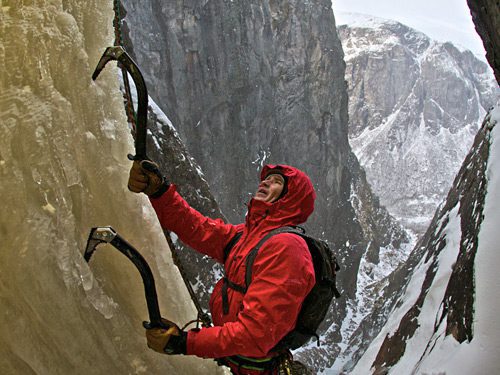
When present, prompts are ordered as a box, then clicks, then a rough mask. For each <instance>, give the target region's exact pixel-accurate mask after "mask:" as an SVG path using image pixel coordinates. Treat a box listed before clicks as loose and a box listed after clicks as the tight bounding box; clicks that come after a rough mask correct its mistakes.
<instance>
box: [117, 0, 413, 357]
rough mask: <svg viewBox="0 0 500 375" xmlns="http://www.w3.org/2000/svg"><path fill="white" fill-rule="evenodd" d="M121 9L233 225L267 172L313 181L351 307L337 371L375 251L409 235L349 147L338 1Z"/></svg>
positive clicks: (134, 45) (317, 230)
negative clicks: (274, 167) (279, 169)
mask: <svg viewBox="0 0 500 375" xmlns="http://www.w3.org/2000/svg"><path fill="white" fill-rule="evenodd" d="M122 3H123V6H124V9H125V10H126V16H125V22H126V25H127V27H126V28H125V29H128V30H129V33H128V37H127V38H126V39H127V46H128V47H127V48H128V50H129V51H132V52H133V54H134V56H135V58H136V60H137V61H138V63H139V65H140V66H141V68H142V70H143V71H144V73H145V76H146V81H147V83H148V90H149V92H150V94H151V96H152V97H153V98H154V99H155V100H156V102H157V103H158V105H159V106H160V107H161V108H162V109H163V111H164V112H165V113H166V114H167V115H168V117H169V118H170V119H171V120H172V122H173V124H174V125H175V127H176V129H177V130H178V132H179V134H180V137H181V139H182V140H183V142H184V143H185V144H186V147H187V149H188V150H189V152H190V153H191V155H193V157H194V158H195V159H196V160H197V162H198V163H199V164H200V166H201V168H202V170H203V172H204V174H205V177H206V180H207V181H208V184H209V186H210V188H211V191H212V192H213V194H214V196H215V198H216V199H217V201H218V202H219V203H220V207H221V209H222V212H223V213H224V215H225V216H226V217H227V218H228V220H229V221H231V222H241V221H242V220H243V218H244V214H245V206H244V204H245V203H246V202H247V201H248V199H249V197H250V195H249V193H252V192H253V191H254V190H255V188H256V186H257V182H258V177H257V176H258V171H259V170H260V168H261V167H262V165H263V164H264V163H287V164H291V165H294V166H297V167H299V168H301V169H303V170H304V171H306V172H307V173H308V174H309V175H310V176H311V179H312V180H313V182H314V185H315V188H316V190H317V192H318V199H317V204H316V211H315V213H314V215H313V217H312V218H311V219H310V220H309V222H308V225H307V227H308V230H309V232H310V233H311V234H313V235H316V236H319V237H322V238H324V239H326V240H328V241H329V242H330V244H331V245H332V247H333V248H334V249H336V251H337V252H338V253H339V258H340V260H341V262H342V267H343V270H342V272H341V273H340V274H339V277H340V287H341V289H342V290H343V291H344V297H345V298H344V299H342V300H340V301H338V302H337V303H336V306H335V308H334V309H333V311H332V315H331V316H329V318H328V321H327V323H326V324H325V326H326V327H325V329H326V328H327V327H329V328H330V330H329V331H328V332H329V333H328V338H326V341H328V343H329V346H328V347H327V350H329V351H330V353H327V355H324V358H323V359H322V360H320V362H321V363H320V364H318V366H324V365H325V364H328V363H331V362H332V361H333V360H334V357H333V356H332V355H331V353H334V352H335V351H337V349H336V343H338V342H339V341H340V339H341V338H340V336H339V325H340V322H341V321H342V319H343V318H344V316H345V305H346V300H349V299H351V298H353V297H354V296H355V292H356V279H357V270H358V267H359V263H360V261H361V258H362V257H363V256H364V255H365V254H366V253H369V257H370V259H372V260H373V261H374V262H375V263H376V262H377V259H378V252H379V249H380V247H381V246H388V247H391V246H392V247H398V246H399V245H400V244H401V242H403V241H406V240H407V237H406V234H405V233H404V232H403V230H402V229H401V228H400V227H399V226H398V225H397V224H395V222H394V220H393V219H392V218H391V217H390V216H389V215H388V214H387V212H386V211H385V210H384V209H382V208H380V206H379V204H378V201H377V199H375V198H374V196H373V194H372V193H371V190H370V188H369V186H368V184H367V182H366V178H365V175H364V172H363V171H362V169H361V167H360V166H359V163H358V161H357V159H356V157H355V156H354V154H353V153H352V152H351V150H350V147H349V143H348V137H347V91H346V84H345V81H344V72H345V64H344V62H343V52H342V47H341V44H340V41H339V39H338V37H337V33H336V29H335V20H334V17H333V13H332V10H331V3H330V1H324V0H315V1H308V2H304V1H298V0H296V1H274V0H268V1H234V2H233V1H231V2H228V1H222V0H216V1H180V0H178V1H169V2H158V1H141V2H137V1H130V0H125V1H123V2H122ZM171 179H172V178H171ZM174 182H175V181H174ZM188 200H189V199H188ZM205 213H207V214H209V213H210V212H205ZM322 350H324V348H323V347H322ZM328 354H329V355H328Z"/></svg>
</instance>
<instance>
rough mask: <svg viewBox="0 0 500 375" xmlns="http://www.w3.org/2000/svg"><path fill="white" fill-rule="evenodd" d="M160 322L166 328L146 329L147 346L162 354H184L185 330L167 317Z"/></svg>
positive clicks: (185, 343)
mask: <svg viewBox="0 0 500 375" xmlns="http://www.w3.org/2000/svg"><path fill="white" fill-rule="evenodd" d="M162 322H163V323H164V324H165V326H166V327H167V328H158V327H156V328H149V329H146V339H147V341H148V347H149V348H151V349H153V350H154V351H156V352H158V353H163V354H186V348H187V332H185V331H182V330H181V329H180V328H179V327H178V326H177V324H175V323H173V322H171V321H169V320H167V319H163V318H162Z"/></svg>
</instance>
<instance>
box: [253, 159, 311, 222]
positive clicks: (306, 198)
mask: <svg viewBox="0 0 500 375" xmlns="http://www.w3.org/2000/svg"><path fill="white" fill-rule="evenodd" d="M270 170H279V171H280V173H281V174H283V176H285V177H286V179H287V189H288V191H287V192H286V194H285V195H284V196H283V197H282V198H280V199H278V200H277V201H276V202H274V203H267V202H262V201H257V200H255V199H252V200H251V201H250V204H249V213H251V215H252V216H253V215H254V214H258V213H259V212H261V211H265V212H266V214H267V215H266V216H267V218H266V221H268V222H269V224H271V225H272V226H273V227H278V226H284V225H298V224H301V223H304V222H305V221H306V220H307V218H308V217H309V216H310V215H311V214H312V212H313V211H314V200H315V199H316V192H315V191H314V187H313V185H312V183H311V180H310V179H309V177H308V176H307V175H306V174H305V173H304V172H302V171H300V170H299V169H297V168H294V167H290V166H288V165H283V164H279V165H271V164H268V165H265V166H264V168H262V171H261V173H260V179H261V181H262V180H263V179H264V178H265V177H266V176H267V174H268V173H269V171H270Z"/></svg>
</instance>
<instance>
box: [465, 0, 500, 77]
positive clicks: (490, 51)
mask: <svg viewBox="0 0 500 375" xmlns="http://www.w3.org/2000/svg"><path fill="white" fill-rule="evenodd" d="M467 4H469V8H470V10H471V14H472V20H473V21H474V24H475V25H476V30H477V33H478V34H479V36H480V37H481V39H482V40H483V44H484V48H485V50H486V58H487V59H488V62H489V63H490V65H491V67H492V68H493V70H494V71H495V77H496V78H497V81H498V82H500V31H499V30H500V7H499V6H498V0H467Z"/></svg>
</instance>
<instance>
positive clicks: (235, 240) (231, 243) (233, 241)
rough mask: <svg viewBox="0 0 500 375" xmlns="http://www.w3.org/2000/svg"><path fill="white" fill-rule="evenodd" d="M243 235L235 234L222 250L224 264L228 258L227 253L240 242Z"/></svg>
mask: <svg viewBox="0 0 500 375" xmlns="http://www.w3.org/2000/svg"><path fill="white" fill-rule="evenodd" d="M242 235H243V232H236V234H235V235H234V236H233V238H231V239H230V240H229V242H228V243H227V245H226V247H225V248H224V262H225V261H226V259H227V257H228V256H229V253H230V252H231V250H232V249H233V247H234V245H236V244H237V243H238V241H239V240H240V238H241V236H242Z"/></svg>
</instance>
